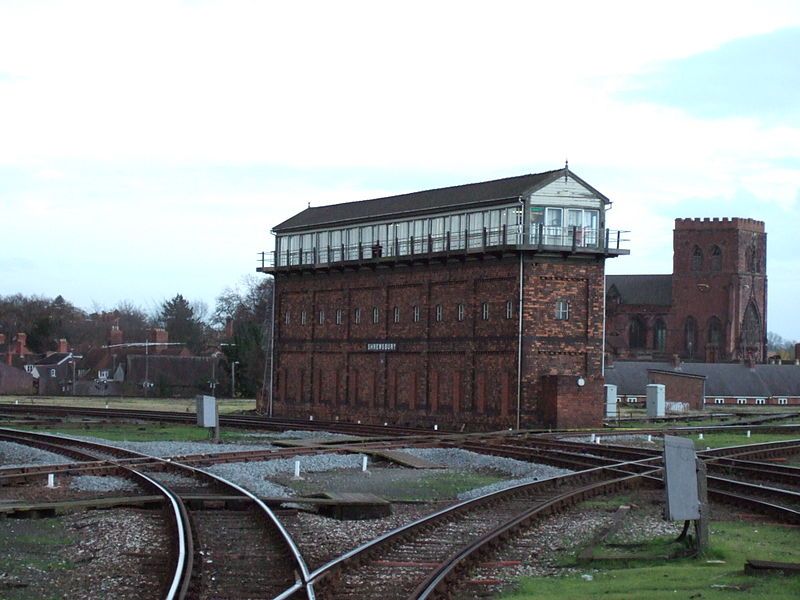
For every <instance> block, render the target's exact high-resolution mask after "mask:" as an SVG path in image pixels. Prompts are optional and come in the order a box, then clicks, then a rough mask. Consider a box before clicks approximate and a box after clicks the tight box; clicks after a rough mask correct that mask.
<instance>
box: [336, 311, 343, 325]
mask: <svg viewBox="0 0 800 600" xmlns="http://www.w3.org/2000/svg"><path fill="white" fill-rule="evenodd" d="M336 324H337V325H341V324H342V309H341V308H337V309H336Z"/></svg>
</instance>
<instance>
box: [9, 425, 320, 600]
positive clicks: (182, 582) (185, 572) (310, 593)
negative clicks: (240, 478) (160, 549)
mask: <svg viewBox="0 0 800 600" xmlns="http://www.w3.org/2000/svg"><path fill="white" fill-rule="evenodd" d="M4 432H13V433H18V434H20V435H19V436H18V437H17V439H21V440H24V441H26V442H29V443H30V442H37V443H45V444H47V442H42V441H41V440H40V439H37V438H45V439H47V440H60V441H62V442H63V443H69V444H75V445H78V446H80V447H84V448H90V449H91V448H94V449H99V450H102V451H103V452H109V453H114V452H118V453H120V454H126V455H128V456H130V457H132V458H136V459H138V460H144V461H146V462H147V464H148V465H151V464H152V463H153V462H155V463H158V464H161V465H163V466H166V467H168V468H173V469H176V470H183V471H187V472H189V473H191V474H193V475H195V476H196V477H201V478H206V479H208V480H211V481H214V482H215V483H216V484H217V485H220V486H222V487H225V488H229V489H232V490H235V491H236V492H237V494H238V495H241V496H245V497H247V498H248V499H250V500H251V501H252V502H253V503H254V504H255V505H256V506H258V507H259V509H260V511H261V512H262V513H263V514H264V515H265V516H266V517H267V520H268V522H270V523H271V524H272V525H273V526H274V527H275V528H276V529H277V530H278V532H279V534H280V536H281V539H283V541H284V543H285V544H286V545H287V546H288V548H289V550H290V552H291V555H292V558H293V561H294V563H295V565H296V566H297V568H298V569H299V571H300V573H301V575H302V586H303V587H304V588H305V589H306V595H307V598H308V600H314V599H315V595H314V588H313V584H312V583H311V582H310V581H309V579H310V578H309V570H308V566H307V564H306V562H305V560H304V559H303V557H302V554H301V553H300V550H299V549H298V547H297V544H296V543H295V541H294V539H293V538H292V537H291V535H290V534H289V532H288V531H287V530H286V528H285V527H284V525H283V524H282V523H281V522H280V520H279V519H278V518H277V516H276V515H275V513H274V512H273V511H272V510H271V509H270V508H269V507H268V506H267V505H266V504H264V502H262V501H261V500H260V499H259V498H258V497H257V496H255V495H254V494H252V493H251V492H249V491H248V490H246V489H244V488H242V487H241V486H239V485H237V484H235V483H233V482H231V481H228V480H226V479H224V478H222V477H220V476H218V475H215V474H213V473H210V472H208V471H205V470H203V469H199V468H196V467H192V466H189V465H184V464H181V463H177V462H174V461H172V460H171V459H163V458H160V457H155V456H149V455H146V454H143V453H140V452H136V451H133V450H124V449H121V448H118V447H116V446H109V445H106V444H101V443H99V442H88V441H85V440H76V439H73V438H71V437H63V436H56V435H53V434H46V433H32V432H26V431H17V430H11V429H0V435H4ZM8 437H12V436H10V435H9V436H8ZM49 445H50V446H52V447H56V448H59V446H57V445H56V444H55V443H50V444H49ZM60 448H61V451H62V452H63V451H64V450H65V449H64V448H63V447H60ZM69 450H70V451H71V452H73V453H75V452H77V451H75V450H73V449H69ZM88 456H91V455H88ZM122 468H123V469H126V470H130V471H131V472H132V473H135V474H136V476H137V477H141V478H143V479H145V480H147V481H150V482H153V483H156V482H155V481H154V480H152V479H151V478H149V477H147V476H146V475H144V474H143V473H139V472H138V471H135V470H133V469H129V468H128V467H124V466H123V467H122ZM156 485H157V486H158V489H159V490H165V491H167V492H168V493H169V496H168V497H169V498H170V500H171V502H172V503H173V507H174V506H175V504H177V506H178V511H179V513H180V515H181V519H176V524H177V525H178V527H177V529H178V533H179V539H180V540H181V543H180V546H179V550H181V549H182V552H179V557H181V559H182V560H181V561H179V564H178V565H176V569H175V574H176V577H173V581H172V583H171V585H170V593H172V589H173V588H175V587H176V584H175V581H176V578H177V580H178V582H179V583H178V585H177V589H178V590H179V591H180V592H181V593H180V595H177V596H174V595H169V596H167V598H168V599H169V600H172V599H173V598H178V599H181V598H183V597H184V596H185V594H186V592H187V591H188V587H189V583H190V579H191V572H192V566H191V560H190V559H189V558H187V556H186V550H185V549H186V548H187V547H189V548H192V547H193V542H192V539H191V526H190V525H189V518H188V513H187V511H186V507H185V505H184V504H183V502H182V501H181V500H180V498H179V497H178V496H177V495H175V494H173V493H172V492H171V491H169V490H168V489H167V488H164V487H163V486H161V485H160V484H157V483H156ZM184 538H186V539H184ZM188 556H189V557H191V556H192V554H189V555H188ZM293 587H294V586H293Z"/></svg>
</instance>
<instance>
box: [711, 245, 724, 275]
mask: <svg viewBox="0 0 800 600" xmlns="http://www.w3.org/2000/svg"><path fill="white" fill-rule="evenodd" d="M711 270H712V271H721V270H722V250H721V249H720V247H719V246H713V247H712V248H711Z"/></svg>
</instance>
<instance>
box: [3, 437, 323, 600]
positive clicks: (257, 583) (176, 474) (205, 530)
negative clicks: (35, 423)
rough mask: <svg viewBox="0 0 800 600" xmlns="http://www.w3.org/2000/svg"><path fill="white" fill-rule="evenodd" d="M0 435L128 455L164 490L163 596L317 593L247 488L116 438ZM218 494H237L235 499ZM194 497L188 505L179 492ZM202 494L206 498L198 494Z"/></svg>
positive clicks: (155, 488) (149, 485)
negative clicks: (117, 443) (112, 441)
mask: <svg viewBox="0 0 800 600" xmlns="http://www.w3.org/2000/svg"><path fill="white" fill-rule="evenodd" d="M0 438H1V439H4V440H7V441H14V442H16V443H24V444H27V445H32V446H36V447H39V448H42V449H46V450H48V451H51V452H56V453H62V454H65V455H68V456H72V457H73V458H78V459H79V460H80V459H81V458H82V459H84V460H88V461H92V462H97V461H98V460H101V461H114V460H115V459H126V460H128V461H136V462H139V463H143V464H140V465H137V466H136V468H133V467H130V466H124V465H121V464H120V465H119V466H118V471H117V472H119V473H122V474H126V475H127V476H129V477H130V478H132V479H133V480H135V481H136V482H137V483H139V484H140V485H142V486H143V487H144V488H146V489H147V491H148V492H149V493H151V494H152V493H158V494H162V495H163V497H164V498H165V506H168V507H169V508H170V511H168V512H167V513H166V514H167V516H168V519H167V529H168V530H169V531H170V532H171V533H172V535H171V536H170V540H171V541H170V543H171V548H172V549H171V551H170V557H169V560H168V561H165V562H167V564H169V565H170V566H169V568H167V569H166V572H165V573H164V574H162V575H163V579H164V580H165V583H164V586H163V592H162V597H163V598H166V599H169V600H171V599H173V598H175V599H180V598H198V599H204V598H279V597H283V596H285V597H288V596H291V595H293V594H295V593H297V592H302V594H303V597H306V598H312V599H313V598H314V591H313V587H312V586H311V585H310V584H309V583H308V580H309V576H308V568H307V566H306V564H305V562H304V560H303V558H302V556H301V554H300V552H299V550H298V549H297V546H296V544H295V543H294V540H293V539H292V538H291V536H290V535H289V533H288V532H287V531H286V529H285V528H284V527H283V525H282V523H281V522H280V521H279V520H278V518H277V517H276V515H275V514H274V512H273V511H272V510H270V509H269V508H268V507H267V506H266V505H265V504H264V503H263V502H261V501H260V500H259V499H258V498H257V497H255V496H254V495H253V494H251V493H250V492H248V491H246V490H244V489H243V488H241V487H239V486H237V485H236V484H233V483H232V482H229V481H226V480H224V479H222V478H220V477H218V476H216V475H213V474H211V473H208V472H206V471H203V470H201V469H197V468H194V467H190V466H187V465H181V464H178V463H174V462H171V461H167V460H162V459H157V458H155V457H149V456H145V455H141V454H138V453H135V452H131V451H126V450H122V449H120V448H116V447H113V446H106V445H104V444H97V443H94V442H86V441H83V440H75V439H72V438H63V437H61V436H53V435H49V434H38V433H31V432H20V431H13V430H7V429H5V430H0ZM220 495H223V496H225V497H231V496H233V497H236V502H234V503H232V504H233V505H234V507H232V508H231V507H229V506H228V505H227V503H222V505H220V503H219V501H218V500H217V499H218V498H219V496H220ZM187 496H191V497H192V498H193V499H194V502H193V503H192V507H191V508H188V507H187V506H186V504H185V503H184V502H183V500H182V497H187ZM204 496H205V497H206V498H207V500H208V501H207V502H204V501H203V497H204Z"/></svg>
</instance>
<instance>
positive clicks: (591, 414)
mask: <svg viewBox="0 0 800 600" xmlns="http://www.w3.org/2000/svg"><path fill="white" fill-rule="evenodd" d="M541 380H542V382H541V386H542V401H541V409H540V411H539V414H540V419H541V424H542V425H543V426H545V427H553V428H557V429H572V428H581V427H598V426H599V425H601V424H602V422H603V409H604V406H605V405H604V398H603V384H602V381H600V380H598V379H594V380H591V381H590V380H586V381H585V383H584V385H583V386H579V385H578V384H577V378H576V377H573V376H569V375H543V376H542V378H541Z"/></svg>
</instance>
